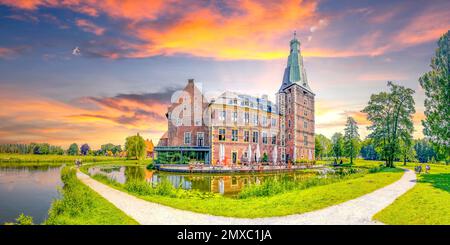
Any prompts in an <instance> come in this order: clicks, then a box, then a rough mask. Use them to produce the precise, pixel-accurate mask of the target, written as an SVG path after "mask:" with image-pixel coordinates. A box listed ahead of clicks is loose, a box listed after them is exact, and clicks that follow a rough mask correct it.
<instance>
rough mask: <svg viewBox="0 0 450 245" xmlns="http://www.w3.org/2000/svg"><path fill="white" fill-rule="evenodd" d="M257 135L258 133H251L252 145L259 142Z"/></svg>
mask: <svg viewBox="0 0 450 245" xmlns="http://www.w3.org/2000/svg"><path fill="white" fill-rule="evenodd" d="M258 137H259V134H258V131H253V138H252V142H253V143H258V142H259V138H258Z"/></svg>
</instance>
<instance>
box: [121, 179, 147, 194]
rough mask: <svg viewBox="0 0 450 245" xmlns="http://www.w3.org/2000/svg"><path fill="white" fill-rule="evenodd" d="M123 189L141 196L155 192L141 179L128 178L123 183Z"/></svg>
mask: <svg viewBox="0 0 450 245" xmlns="http://www.w3.org/2000/svg"><path fill="white" fill-rule="evenodd" d="M124 188H125V190H127V191H129V192H131V193H136V194H138V195H142V196H148V195H153V194H155V191H154V189H153V187H152V186H151V185H150V184H148V183H147V182H145V181H143V180H129V181H127V182H126V183H125V186H124Z"/></svg>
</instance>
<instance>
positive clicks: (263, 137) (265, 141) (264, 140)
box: [262, 132, 267, 144]
mask: <svg viewBox="0 0 450 245" xmlns="http://www.w3.org/2000/svg"><path fill="white" fill-rule="evenodd" d="M262 142H263V144H267V133H266V132H262Z"/></svg>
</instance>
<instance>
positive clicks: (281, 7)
mask: <svg viewBox="0 0 450 245" xmlns="http://www.w3.org/2000/svg"><path fill="white" fill-rule="evenodd" d="M234 3H235V4H234V5H233V6H231V5H230V6H229V7H232V8H234V11H233V13H231V14H228V15H224V14H223V13H221V12H220V11H219V10H218V9H216V8H213V7H204V8H199V9H197V10H195V11H192V12H188V13H186V14H185V15H184V16H182V17H181V18H180V19H179V20H177V21H176V23H174V24H172V25H171V26H169V27H167V28H152V27H146V26H139V27H135V26H130V29H131V30H132V31H134V32H135V34H136V36H137V37H139V38H140V39H141V40H143V41H145V42H146V43H145V44H144V45H138V46H136V47H135V49H136V50H137V51H136V52H134V53H132V54H131V55H130V56H131V57H148V56H153V55H160V54H164V55H173V54H190V55H195V56H200V57H214V58H217V59H236V58H237V57H241V58H245V59H276V58H284V57H285V56H286V43H282V44H280V43H279V42H278V41H279V40H275V39H276V37H277V36H278V37H279V36H283V35H285V34H286V30H294V29H296V28H301V29H302V28H303V29H306V28H308V27H309V26H310V24H312V23H313V22H314V23H315V21H313V20H314V19H315V16H316V13H315V11H316V7H317V4H316V2H311V1H279V2H270V3H267V2H258V1H243V2H234Z"/></svg>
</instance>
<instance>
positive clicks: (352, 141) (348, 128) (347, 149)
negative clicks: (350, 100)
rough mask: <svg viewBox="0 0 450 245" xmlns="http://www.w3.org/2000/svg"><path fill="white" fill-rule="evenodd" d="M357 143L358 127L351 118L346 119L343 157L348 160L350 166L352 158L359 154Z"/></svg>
mask: <svg viewBox="0 0 450 245" xmlns="http://www.w3.org/2000/svg"><path fill="white" fill-rule="evenodd" d="M359 141H360V140H359V134H358V125H357V124H356V121H355V119H353V117H348V118H347V124H346V125H345V129H344V155H345V156H346V157H349V158H350V164H353V158H355V157H356V156H357V155H358V153H359V150H360V142H359Z"/></svg>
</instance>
